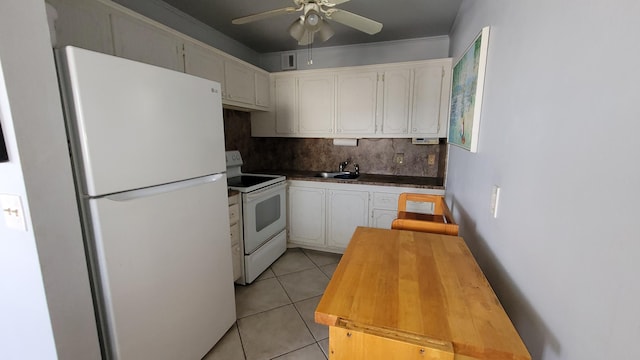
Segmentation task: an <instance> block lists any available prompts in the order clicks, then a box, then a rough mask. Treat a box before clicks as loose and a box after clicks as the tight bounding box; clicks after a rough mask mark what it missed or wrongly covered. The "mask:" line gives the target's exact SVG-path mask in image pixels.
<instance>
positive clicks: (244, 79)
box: [224, 59, 256, 105]
mask: <svg viewBox="0 0 640 360" xmlns="http://www.w3.org/2000/svg"><path fill="white" fill-rule="evenodd" d="M224 75H225V77H224V79H225V89H226V93H225V95H226V96H225V97H226V99H227V100H231V101H237V102H241V103H244V104H250V105H254V104H255V102H256V89H255V71H254V70H253V69H251V68H250V67H248V66H244V65H243V64H242V63H240V62H235V61H232V60H229V59H227V61H225V63H224Z"/></svg>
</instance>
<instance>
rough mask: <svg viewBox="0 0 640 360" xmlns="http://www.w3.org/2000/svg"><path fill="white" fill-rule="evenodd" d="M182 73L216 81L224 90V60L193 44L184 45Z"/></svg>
mask: <svg viewBox="0 0 640 360" xmlns="http://www.w3.org/2000/svg"><path fill="white" fill-rule="evenodd" d="M184 72H186V73H187V74H191V75H195V76H198V77H201V78H205V79H209V80H213V81H217V82H219V83H220V85H221V86H222V93H223V94H224V93H225V89H224V58H223V57H222V56H221V55H219V54H217V53H216V52H214V51H211V50H209V49H207V48H205V47H202V46H200V45H197V44H194V43H185V44H184Z"/></svg>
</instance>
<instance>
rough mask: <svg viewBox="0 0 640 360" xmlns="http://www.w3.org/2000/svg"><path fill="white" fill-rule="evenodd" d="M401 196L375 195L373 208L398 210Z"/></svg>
mask: <svg viewBox="0 0 640 360" xmlns="http://www.w3.org/2000/svg"><path fill="white" fill-rule="evenodd" d="M399 196H400V195H399V194H389V193H374V194H373V208H374V209H386V210H398V197H399Z"/></svg>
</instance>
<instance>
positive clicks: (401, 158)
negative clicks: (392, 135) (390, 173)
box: [393, 153, 404, 165]
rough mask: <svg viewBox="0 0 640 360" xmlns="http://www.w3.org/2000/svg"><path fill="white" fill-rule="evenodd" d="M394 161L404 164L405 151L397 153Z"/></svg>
mask: <svg viewBox="0 0 640 360" xmlns="http://www.w3.org/2000/svg"><path fill="white" fill-rule="evenodd" d="M393 162H395V163H396V164H399V165H402V164H404V153H396V155H395V156H394V157H393Z"/></svg>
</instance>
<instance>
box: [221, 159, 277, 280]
mask: <svg viewBox="0 0 640 360" xmlns="http://www.w3.org/2000/svg"><path fill="white" fill-rule="evenodd" d="M226 160H227V186H228V187H229V189H232V190H237V191H239V192H240V193H241V197H242V239H243V241H242V245H241V247H242V249H243V250H242V251H243V253H244V256H243V259H242V260H243V266H242V269H243V272H242V276H241V277H240V280H238V281H237V282H238V283H240V284H243V285H244V284H249V283H251V282H253V281H254V280H255V279H256V278H257V277H258V276H259V275H260V274H261V273H262V272H263V271H265V270H266V269H267V268H268V267H269V266H271V264H273V262H274V261H276V260H277V259H278V258H279V257H280V256H281V255H282V254H283V253H284V252H285V250H286V249H287V235H286V230H285V227H286V224H287V220H286V213H287V211H286V208H287V205H286V204H287V202H286V195H287V192H286V182H285V180H286V178H285V177H284V176H282V175H267V174H244V173H242V169H241V168H242V164H243V162H242V156H241V155H240V152H239V151H237V150H234V151H227V152H226Z"/></svg>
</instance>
